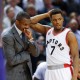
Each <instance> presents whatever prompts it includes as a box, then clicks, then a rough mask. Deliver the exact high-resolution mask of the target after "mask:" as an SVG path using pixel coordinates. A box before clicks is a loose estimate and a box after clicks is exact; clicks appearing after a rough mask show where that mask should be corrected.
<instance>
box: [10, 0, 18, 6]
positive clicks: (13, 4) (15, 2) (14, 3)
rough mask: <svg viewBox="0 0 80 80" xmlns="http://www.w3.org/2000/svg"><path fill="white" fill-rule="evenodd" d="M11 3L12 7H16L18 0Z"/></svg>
mask: <svg viewBox="0 0 80 80" xmlns="http://www.w3.org/2000/svg"><path fill="white" fill-rule="evenodd" d="M9 3H10V4H11V6H12V7H15V5H16V4H17V0H10V2H9Z"/></svg>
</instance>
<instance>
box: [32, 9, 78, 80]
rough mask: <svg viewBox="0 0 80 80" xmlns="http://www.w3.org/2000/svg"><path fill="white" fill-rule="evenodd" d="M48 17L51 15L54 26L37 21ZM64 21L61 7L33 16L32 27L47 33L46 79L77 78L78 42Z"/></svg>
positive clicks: (71, 79) (68, 79) (74, 79)
mask: <svg viewBox="0 0 80 80" xmlns="http://www.w3.org/2000/svg"><path fill="white" fill-rule="evenodd" d="M46 17H50V20H51V22H52V25H53V27H50V26H47V25H42V24H39V23H37V22H38V21H40V20H42V19H44V18H46ZM63 22H64V18H63V13H62V11H61V10H60V9H53V10H51V11H49V12H48V13H44V14H40V15H36V16H34V17H32V25H31V28H32V29H34V30H36V31H38V32H40V33H42V34H46V59H47V67H48V68H47V70H46V73H45V80H77V75H78V65H79V64H78V60H79V52H78V43H77V40H76V37H75V35H74V34H73V33H72V31H71V30H70V29H68V28H64V27H63ZM71 59H72V61H73V70H72V64H71V63H72V61H71Z"/></svg>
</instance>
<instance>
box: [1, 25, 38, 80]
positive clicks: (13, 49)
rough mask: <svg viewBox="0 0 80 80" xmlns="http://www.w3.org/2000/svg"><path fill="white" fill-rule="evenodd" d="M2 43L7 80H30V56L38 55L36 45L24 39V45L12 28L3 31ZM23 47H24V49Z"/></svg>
mask: <svg viewBox="0 0 80 80" xmlns="http://www.w3.org/2000/svg"><path fill="white" fill-rule="evenodd" d="M2 43H3V49H4V53H5V57H6V60H7V62H6V75H7V80H32V79H31V74H32V64H31V58H30V54H31V55H33V56H38V55H39V49H38V47H37V45H36V43H34V44H32V43H31V42H29V41H28V39H27V38H25V44H24V43H23V41H22V40H21V38H20V36H19V34H18V32H17V30H16V28H15V27H14V26H13V27H12V28H10V29H8V30H5V31H3V33H2ZM24 45H26V48H25V46H24Z"/></svg>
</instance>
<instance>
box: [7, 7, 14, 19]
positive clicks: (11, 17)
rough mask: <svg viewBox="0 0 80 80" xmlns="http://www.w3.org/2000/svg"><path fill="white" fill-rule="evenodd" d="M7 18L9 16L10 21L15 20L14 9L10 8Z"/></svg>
mask: <svg viewBox="0 0 80 80" xmlns="http://www.w3.org/2000/svg"><path fill="white" fill-rule="evenodd" d="M7 16H8V17H9V18H10V19H13V18H14V16H15V13H14V8H12V7H10V8H8V12H7Z"/></svg>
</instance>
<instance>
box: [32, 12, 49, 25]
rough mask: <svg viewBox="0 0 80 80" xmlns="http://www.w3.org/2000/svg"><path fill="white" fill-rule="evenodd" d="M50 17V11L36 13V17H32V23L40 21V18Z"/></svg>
mask: <svg viewBox="0 0 80 80" xmlns="http://www.w3.org/2000/svg"><path fill="white" fill-rule="evenodd" d="M48 17H49V13H43V14H39V15H36V16H34V17H31V22H32V23H38V22H39V21H40V20H42V19H45V18H48Z"/></svg>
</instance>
